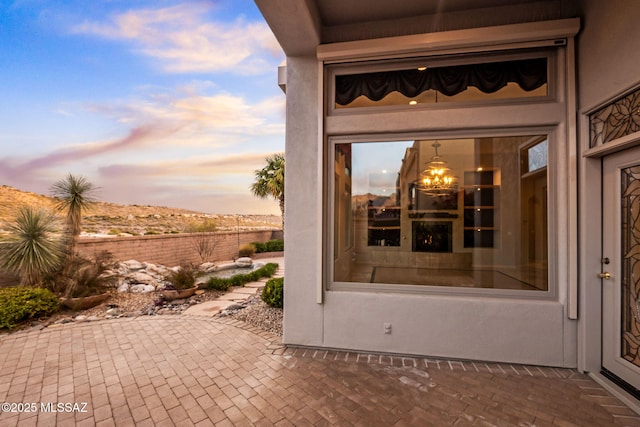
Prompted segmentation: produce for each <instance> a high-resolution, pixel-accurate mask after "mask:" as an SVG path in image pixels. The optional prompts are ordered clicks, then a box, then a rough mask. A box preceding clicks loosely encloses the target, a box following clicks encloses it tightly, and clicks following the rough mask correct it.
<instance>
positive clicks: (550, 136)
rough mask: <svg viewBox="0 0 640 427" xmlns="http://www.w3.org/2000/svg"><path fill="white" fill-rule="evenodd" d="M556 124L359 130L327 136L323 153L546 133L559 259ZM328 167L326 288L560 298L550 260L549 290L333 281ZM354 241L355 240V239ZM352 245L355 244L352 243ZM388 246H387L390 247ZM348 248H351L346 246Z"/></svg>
mask: <svg viewBox="0 0 640 427" xmlns="http://www.w3.org/2000/svg"><path fill="white" fill-rule="evenodd" d="M556 134H557V128H556V127H544V126H542V127H526V128H519V129H518V128H516V129H474V130H463V131H455V130H453V131H447V132H439V133H434V132H410V133H400V132H398V133H390V134H359V135H334V136H328V137H327V138H326V147H325V150H324V155H325V156H326V158H328V159H332V158H333V156H335V149H336V148H335V147H336V145H337V144H342V143H365V142H368V143H378V142H394V141H407V140H412V139H416V140H418V139H439V140H446V139H460V138H484V137H495V138H498V137H518V136H535V138H539V137H543V136H545V137H546V139H547V140H548V148H547V150H548V152H547V155H548V167H547V168H546V174H547V183H548V186H549V188H550V191H549V194H548V200H547V203H548V205H547V206H548V210H547V221H548V228H547V242H548V247H547V251H548V252H547V257H548V259H549V260H552V259H557V254H558V252H559V247H558V239H559V238H558V233H557V230H558V227H559V218H558V216H557V215H554V212H556V206H557V205H558V203H559V201H558V197H559V194H558V193H559V192H558V190H557V185H556V183H557V182H558V181H557V170H556V169H557V167H559V166H557V167H555V166H554V165H558V148H557V144H558V141H557V137H556ZM329 163H330V164H329V165H328V166H329V168H328V169H327V171H326V176H327V177H331V179H330V180H328V179H327V180H325V181H330V182H325V186H326V187H325V188H326V190H327V191H326V192H325V194H326V196H325V218H326V221H325V222H326V224H327V230H330V232H329V233H326V234H325V240H326V241H325V260H328V261H327V262H326V263H325V265H326V270H325V271H326V273H327V274H326V276H325V280H324V282H325V283H324V289H325V291H338V292H342V291H352V292H353V291H355V292H366V293H391V294H414V295H423V296H427V295H450V296H460V297H462V296H473V297H488V298H517V299H535V300H554V299H557V298H558V289H559V283H558V282H559V280H558V266H557V263H555V262H554V263H552V262H549V263H548V266H547V280H548V288H547V290H512V289H494V288H466V287H449V286H428V285H409V284H378V283H376V284H371V283H366V282H341V281H334V277H335V268H336V262H335V261H336V259H337V257H338V253H336V252H335V248H336V246H334V245H336V241H335V239H336V236H335V232H334V230H336V228H335V227H336V226H337V225H336V223H335V209H336V206H335V194H336V193H335V191H336V189H335V185H334V183H335V180H334V179H333V177H335V176H336V170H335V162H329ZM352 245H355V242H354V241H352ZM352 248H353V246H352ZM389 248H391V249H390V252H395V251H397V252H400V248H395V247H389ZM389 248H387V249H388V250H389ZM346 249H348V248H346Z"/></svg>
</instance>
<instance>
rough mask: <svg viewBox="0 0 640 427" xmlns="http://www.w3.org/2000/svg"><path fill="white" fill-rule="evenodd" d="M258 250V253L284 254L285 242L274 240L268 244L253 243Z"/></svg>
mask: <svg viewBox="0 0 640 427" xmlns="http://www.w3.org/2000/svg"><path fill="white" fill-rule="evenodd" d="M251 244H252V245H253V246H255V248H256V253H258V254H260V253H263V252H282V251H284V240H282V239H272V240H269V241H267V242H251Z"/></svg>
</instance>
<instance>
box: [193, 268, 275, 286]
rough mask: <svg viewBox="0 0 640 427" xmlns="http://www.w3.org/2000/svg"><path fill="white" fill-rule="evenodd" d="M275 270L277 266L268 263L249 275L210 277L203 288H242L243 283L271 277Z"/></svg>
mask: <svg viewBox="0 0 640 427" xmlns="http://www.w3.org/2000/svg"><path fill="white" fill-rule="evenodd" d="M277 269H278V264H276V263H273V262H270V263H269V264H266V265H264V266H262V267H260V268H258V269H257V270H254V271H252V272H251V273H247V274H236V275H233V276H231V277H210V278H209V280H207V282H206V283H205V286H206V287H207V289H215V290H218V291H226V290H228V289H229V288H230V287H231V286H244V284H245V283H249V282H255V281H257V280H259V279H260V278H261V277H271V276H273V274H274V273H275V272H276V270H277Z"/></svg>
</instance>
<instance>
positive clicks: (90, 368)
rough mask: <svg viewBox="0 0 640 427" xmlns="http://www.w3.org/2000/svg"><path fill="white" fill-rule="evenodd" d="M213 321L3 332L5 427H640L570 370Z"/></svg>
mask: <svg viewBox="0 0 640 427" xmlns="http://www.w3.org/2000/svg"><path fill="white" fill-rule="evenodd" d="M258 287H259V286H258ZM241 297H242V294H241V295H240V296H239V297H238V298H241ZM244 297H246V294H244ZM213 305H214V304H213V303H212V304H210V306H211V307H212V306H213ZM200 306H204V304H200ZM196 307H197V306H196ZM211 307H209V308H211ZM201 308H202V307H201ZM212 313H213V309H211V310H209V311H206V310H205V311H203V312H202V313H201V314H204V315H198V313H193V312H192V313H190V315H183V316H154V317H151V316H142V317H138V318H122V319H114V320H105V321H97V322H90V323H74V324H66V325H52V326H49V327H48V328H46V329H43V330H39V331H36V330H31V331H23V332H18V333H14V334H10V335H4V336H0V403H4V404H3V405H2V406H0V427H2V426H16V425H17V426H76V425H78V426H94V425H97V426H114V425H115V426H133V425H135V426H153V425H157V426H192V425H197V426H211V425H216V426H231V425H258V426H271V425H276V426H294V425H295V426H304V425H309V426H311V425H313V426H325V425H336V426H442V425H456V426H465V425H469V426H472V425H473V426H489V425H498V426H613V425H617V426H623V425H628V426H640V418H639V417H638V416H637V415H636V414H635V413H634V412H633V411H631V410H630V409H629V408H627V407H626V406H624V405H623V404H622V403H621V402H619V401H618V400H617V399H615V398H613V397H612V396H611V395H609V394H608V393H607V392H606V391H605V390H604V389H603V388H602V387H600V386H599V385H598V384H596V383H595V382H594V381H593V380H591V379H590V378H589V377H588V376H586V375H583V374H580V373H578V372H576V371H574V370H571V369H557V368H543V367H534V366H521V365H505V364H495V363H479V362H460V361H447V360H432V359H425V358H413V357H399V356H389V355H375V354H367V353H354V352H338V351H326V350H320V349H304V348H287V347H284V346H283V345H281V344H280V338H279V337H276V336H273V335H271V334H269V333H267V332H264V331H261V330H258V329H256V328H253V327H251V326H249V325H247V324H245V323H243V322H239V321H236V320H232V319H229V318H215V317H214V318H212V317H210V316H211V315H212ZM194 314H195V315H194ZM205 316H206V317H205Z"/></svg>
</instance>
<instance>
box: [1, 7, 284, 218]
mask: <svg viewBox="0 0 640 427" xmlns="http://www.w3.org/2000/svg"><path fill="white" fill-rule="evenodd" d="M283 61H284V54H283V53H282V51H281V49H280V47H279V46H278V43H277V42H276V40H275V38H274V37H273V35H272V34H271V31H270V30H269V28H268V26H267V25H266V23H265V22H264V20H263V18H262V16H261V15H260V12H259V11H258V9H257V7H256V6H255V4H254V2H253V1H252V0H210V1H170V0H149V1H147V0H92V1H86V0H71V1H69V0H0V147H1V148H2V149H1V150H0V185H10V186H13V187H16V188H18V189H21V190H26V191H33V192H37V193H41V194H48V193H49V188H50V186H51V184H53V183H54V182H55V181H57V180H59V179H61V178H63V177H64V176H65V175H67V174H68V173H72V174H74V175H82V176H84V177H86V178H87V179H88V180H89V181H91V182H92V183H93V184H95V185H96V186H98V187H99V188H100V191H99V193H98V197H99V199H100V200H101V201H106V202H114V203H122V204H139V205H159V206H172V207H181V208H187V209H193V210H197V211H202V212H210V213H275V214H277V213H279V209H278V204H277V202H275V201H273V200H261V199H258V198H256V197H254V196H252V195H251V193H250V191H249V185H250V184H251V182H252V181H253V171H254V170H256V169H259V168H261V167H262V166H263V165H264V163H265V162H264V158H265V157H266V156H268V155H270V154H272V153H275V152H283V151H284V112H285V98H284V94H283V93H282V92H281V90H280V88H279V87H278V85H277V67H278V65H281V64H282V63H283Z"/></svg>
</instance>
